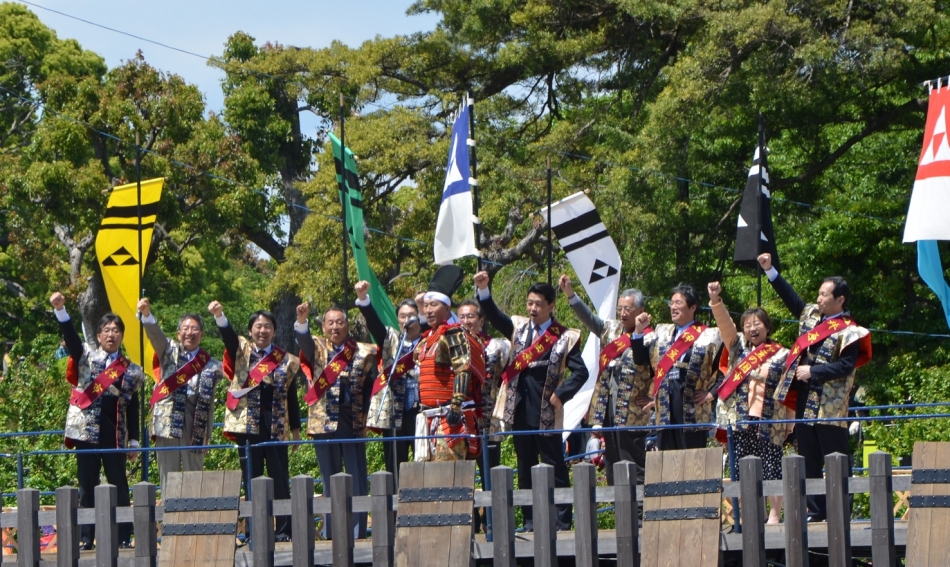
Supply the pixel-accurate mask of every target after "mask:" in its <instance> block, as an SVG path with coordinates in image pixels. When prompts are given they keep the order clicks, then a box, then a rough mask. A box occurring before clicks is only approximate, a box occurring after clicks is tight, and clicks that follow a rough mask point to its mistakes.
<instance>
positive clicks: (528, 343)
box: [524, 323, 534, 348]
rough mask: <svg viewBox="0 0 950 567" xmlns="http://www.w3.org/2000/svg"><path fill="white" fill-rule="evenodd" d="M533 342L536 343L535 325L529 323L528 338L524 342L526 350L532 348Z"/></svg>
mask: <svg viewBox="0 0 950 567" xmlns="http://www.w3.org/2000/svg"><path fill="white" fill-rule="evenodd" d="M532 342H534V323H528V338H526V339H525V341H524V346H525V348H528V347H529V346H531V343H532Z"/></svg>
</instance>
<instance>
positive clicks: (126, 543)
mask: <svg viewBox="0 0 950 567" xmlns="http://www.w3.org/2000/svg"><path fill="white" fill-rule="evenodd" d="M132 548H133V547H132V542H131V541H123V542H121V543H119V549H132Z"/></svg>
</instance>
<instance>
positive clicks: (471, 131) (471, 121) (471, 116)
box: [465, 91, 482, 272]
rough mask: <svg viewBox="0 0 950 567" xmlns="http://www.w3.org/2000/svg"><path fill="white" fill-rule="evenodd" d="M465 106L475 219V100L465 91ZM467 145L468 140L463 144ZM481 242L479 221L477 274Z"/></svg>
mask: <svg viewBox="0 0 950 567" xmlns="http://www.w3.org/2000/svg"><path fill="white" fill-rule="evenodd" d="M465 104H467V105H468V107H469V108H468V137H469V139H470V140H472V144H471V145H470V146H469V148H468V160H469V167H470V168H471V170H472V179H475V180H476V181H475V184H474V185H472V215H473V216H474V217H475V218H476V219H477V218H478V205H479V200H478V169H477V166H478V162H477V161H476V159H475V99H473V98H472V92H471V91H465ZM465 143H466V144H467V143H468V140H466V142H465ZM481 240H482V223H481V221H477V222H475V249H476V250H478V251H479V254H478V256H476V258H475V261H476V263H477V266H478V268H477V269H476V271H477V272H480V271H482V255H481V249H480V243H481Z"/></svg>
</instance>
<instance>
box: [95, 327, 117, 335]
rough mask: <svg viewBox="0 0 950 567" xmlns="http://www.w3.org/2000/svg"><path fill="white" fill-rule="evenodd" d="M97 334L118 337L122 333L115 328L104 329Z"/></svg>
mask: <svg viewBox="0 0 950 567" xmlns="http://www.w3.org/2000/svg"><path fill="white" fill-rule="evenodd" d="M99 334H100V335H106V336H119V335H121V334H122V331H120V330H119V329H118V328H116V327H106V328H105V329H102V330H101V331H99Z"/></svg>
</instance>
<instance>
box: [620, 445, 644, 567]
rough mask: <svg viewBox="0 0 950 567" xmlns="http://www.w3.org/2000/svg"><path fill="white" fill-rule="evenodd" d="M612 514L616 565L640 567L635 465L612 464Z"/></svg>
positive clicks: (624, 462)
mask: <svg viewBox="0 0 950 567" xmlns="http://www.w3.org/2000/svg"><path fill="white" fill-rule="evenodd" d="M614 516H615V517H616V522H617V567H640V546H639V544H638V539H639V538H640V530H639V528H638V527H637V524H638V523H639V522H638V520H639V513H638V511H637V465H636V464H634V463H631V462H630V461H620V462H619V463H615V464H614Z"/></svg>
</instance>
